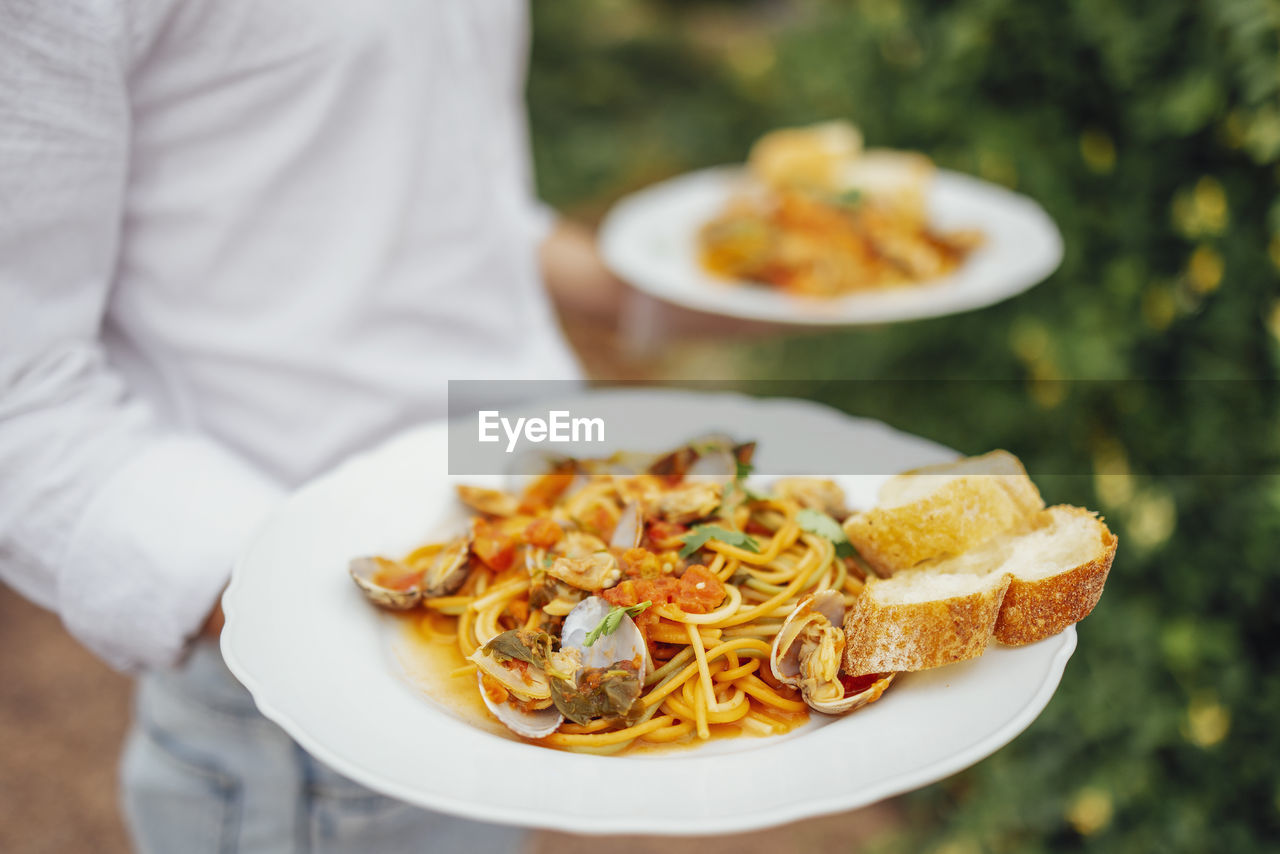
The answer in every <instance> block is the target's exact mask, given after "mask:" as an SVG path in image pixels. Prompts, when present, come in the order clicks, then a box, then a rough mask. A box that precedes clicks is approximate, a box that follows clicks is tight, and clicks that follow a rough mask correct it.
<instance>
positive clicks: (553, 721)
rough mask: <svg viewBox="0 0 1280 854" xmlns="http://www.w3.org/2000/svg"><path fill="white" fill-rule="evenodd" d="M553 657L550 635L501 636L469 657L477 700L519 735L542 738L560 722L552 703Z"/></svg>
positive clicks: (511, 633) (515, 631) (519, 632)
mask: <svg viewBox="0 0 1280 854" xmlns="http://www.w3.org/2000/svg"><path fill="white" fill-rule="evenodd" d="M551 654H552V653H551V636H550V635H548V634H547V633H546V632H539V631H525V630H521V629H513V630H511V631H507V632H503V633H502V634H500V635H498V636H497V637H495V638H494V639H493V640H491V641H489V642H488V643H487V644H485V645H484V646H482V647H480V648H479V649H477V650H476V651H475V652H474V653H472V654H471V657H470V658H471V661H473V662H475V665H476V669H477V674H476V681H477V684H478V685H479V687H480V698H481V699H482V700H483V701H484V704H485V706H486V707H487V708H488V709H489V711H491V712H493V714H494V716H495V717H496V718H497V719H498V720H500V721H502V723H503V724H505V725H506V726H507V728H508V729H510V730H511V731H512V732H514V733H516V734H517V735H522V736H524V737H526V738H545V737H546V736H548V735H551V733H553V732H555V731H556V729H557V728H558V727H559V726H560V723H561V722H562V721H563V720H564V716H563V715H561V714H560V711H559V710H558V709H557V708H556V707H555V705H554V704H553V703H552V700H551V683H550V682H549V681H548V676H547V663H548V657H549V656H550V655H551Z"/></svg>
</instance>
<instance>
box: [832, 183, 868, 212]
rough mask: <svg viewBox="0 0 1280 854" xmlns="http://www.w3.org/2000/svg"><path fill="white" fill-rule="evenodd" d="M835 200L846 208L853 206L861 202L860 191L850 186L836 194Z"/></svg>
mask: <svg viewBox="0 0 1280 854" xmlns="http://www.w3.org/2000/svg"><path fill="white" fill-rule="evenodd" d="M835 202H836V204H837V205H842V206H843V207H846V208H851V207H854V206H856V205H858V204H860V203H861V202H862V191H861V190H859V189H857V188H852V187H851V188H850V189H848V190H845V191H844V192H843V193H841V194H840V195H838V196H836V198H835Z"/></svg>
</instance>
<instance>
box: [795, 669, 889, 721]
mask: <svg viewBox="0 0 1280 854" xmlns="http://www.w3.org/2000/svg"><path fill="white" fill-rule="evenodd" d="M896 675H897V674H896V673H886V674H885V675H884V676H882V677H881V678H879V679H877V680H876V681H875V682H873V683H871V686H870V687H869V688H866V689H864V690H862V691H859V692H858V693H857V694H849V695H847V696H845V697H844V698H843V699H840V700H835V701H833V702H830V703H824V702H822V701H821V700H812V699H810V698H808V697H805V698H804V700H805V702H806V703H808V704H809V705H810V706H811V707H812V708H814V709H815V710H817V711H819V712H822V713H823V714H827V715H843V714H844V713H845V712H852V711H853V710H854V709H860V708H862V707H863V706H865V705H867V704H868V703H874V702H875V701H876V700H879V699H880V695H881V694H883V693H884V692H885V689H886V688H888V687H889V683H890V682H892V681H893V677H894V676H896Z"/></svg>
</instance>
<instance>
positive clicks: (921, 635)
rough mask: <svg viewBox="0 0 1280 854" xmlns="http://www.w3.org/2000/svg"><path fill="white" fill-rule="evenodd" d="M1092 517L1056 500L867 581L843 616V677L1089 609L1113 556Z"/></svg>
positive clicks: (918, 665) (1041, 633)
mask: <svg viewBox="0 0 1280 854" xmlns="http://www.w3.org/2000/svg"><path fill="white" fill-rule="evenodd" d="M1116 544H1117V541H1116V537H1115V535H1113V534H1112V533H1111V531H1110V530H1109V529H1108V528H1107V526H1106V525H1105V524H1104V523H1103V522H1102V520H1101V519H1099V518H1098V517H1097V515H1096V514H1094V513H1091V512H1089V511H1088V510H1084V509H1082V508H1079V507H1070V506H1066V505H1059V506H1057V507H1051V508H1049V509H1048V510H1047V511H1044V512H1043V513H1040V514H1037V517H1036V523H1035V527H1033V528H1031V529H1030V530H1022V531H1019V532H1016V533H1011V534H1004V535H1000V536H997V537H994V538H992V539H990V540H988V541H987V542H986V543H984V544H983V545H981V546H979V547H977V548H974V549H970V550H969V551H966V552H964V553H963V554H960V555H956V556H952V557H946V558H941V559H936V560H931V561H929V562H927V563H925V564H922V565H920V566H917V567H915V568H912V569H907V570H902V571H900V572H898V573H896V574H895V575H893V576H892V577H891V578H886V579H872V580H870V581H868V582H867V586H866V588H865V589H864V590H863V592H862V595H861V596H859V597H858V601H857V602H856V603H855V604H854V607H853V608H852V610H851V611H850V612H849V616H848V617H847V618H846V620H845V635H846V643H845V666H844V671H845V672H846V673H848V674H850V675H852V676H859V675H862V674H866V673H886V672H897V671H904V670H926V669H928V668H931V667H940V666H942V665H945V664H954V663H955V662H958V661H964V660H965V659H969V658H976V657H977V656H979V655H981V654H982V653H983V651H984V650H985V649H986V646H987V642H988V640H990V639H991V638H992V637H995V638H997V639H998V640H1000V641H1002V642H1004V643H1009V644H1027V643H1034V642H1035V641H1038V640H1042V639H1044V638H1046V637H1049V636H1050V635H1054V634H1057V633H1058V632H1060V631H1062V630H1063V629H1065V628H1066V627H1067V626H1069V625H1072V624H1073V623H1076V622H1078V621H1079V620H1081V619H1083V618H1084V617H1085V616H1087V615H1088V613H1089V612H1090V611H1092V610H1093V606H1094V605H1096V604H1097V603H1098V598H1099V597H1100V596H1101V595H1102V586H1103V583H1104V582H1105V581H1106V578H1107V573H1108V571H1109V570H1110V569H1111V562H1112V560H1113V559H1114V558H1115V553H1116Z"/></svg>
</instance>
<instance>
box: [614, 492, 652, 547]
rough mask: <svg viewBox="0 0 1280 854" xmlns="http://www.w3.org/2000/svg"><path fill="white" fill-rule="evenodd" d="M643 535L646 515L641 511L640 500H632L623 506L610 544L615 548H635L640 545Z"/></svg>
mask: <svg viewBox="0 0 1280 854" xmlns="http://www.w3.org/2000/svg"><path fill="white" fill-rule="evenodd" d="M643 536H644V516H643V515H642V514H641V513H640V502H639V501H630V502H628V503H627V506H626V507H623V508H622V515H621V516H619V517H618V524H617V525H616V526H615V527H614V529H613V536H612V537H611V538H610V539H609V546H610V548H615V549H634V548H636V547H637V546H639V545H640V539H641V538H642V537H643Z"/></svg>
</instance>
